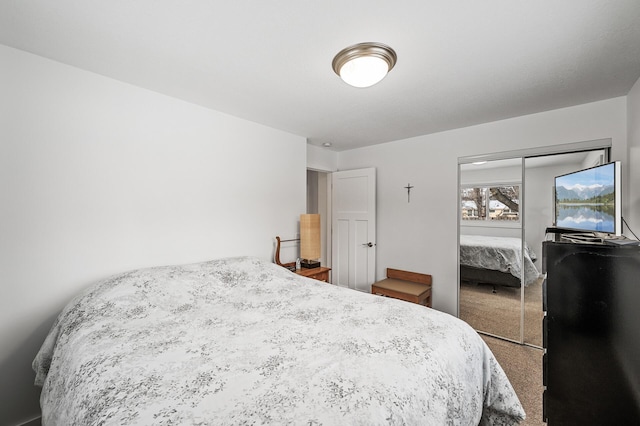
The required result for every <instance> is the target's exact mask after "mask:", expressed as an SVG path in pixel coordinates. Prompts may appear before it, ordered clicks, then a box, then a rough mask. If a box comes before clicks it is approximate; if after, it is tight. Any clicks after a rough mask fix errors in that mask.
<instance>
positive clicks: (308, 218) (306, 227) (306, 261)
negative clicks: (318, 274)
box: [300, 214, 320, 268]
mask: <svg viewBox="0 0 640 426" xmlns="http://www.w3.org/2000/svg"><path fill="white" fill-rule="evenodd" d="M300 257H301V258H302V261H301V262H300V266H302V267H303V268H318V267H320V262H319V261H318V259H320V215H319V214H301V215H300Z"/></svg>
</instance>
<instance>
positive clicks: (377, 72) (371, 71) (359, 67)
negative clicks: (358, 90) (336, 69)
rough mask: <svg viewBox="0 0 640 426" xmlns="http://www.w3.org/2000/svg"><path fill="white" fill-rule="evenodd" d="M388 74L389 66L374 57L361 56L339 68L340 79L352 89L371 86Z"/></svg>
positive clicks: (382, 60)
mask: <svg viewBox="0 0 640 426" xmlns="http://www.w3.org/2000/svg"><path fill="white" fill-rule="evenodd" d="M388 72H389V64H387V61H385V60H384V59H380V58H378V57H376V56H362V57H359V58H355V59H352V60H350V61H349V62H347V63H346V64H344V65H343V66H342V68H340V78H342V79H343V80H344V82H345V83H347V84H349V85H351V86H354V87H369V86H373V85H374V84H376V83H377V82H379V81H380V80H382V79H383V78H384V77H385V76H386V75H387V73H388Z"/></svg>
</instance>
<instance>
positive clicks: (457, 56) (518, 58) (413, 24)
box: [0, 0, 640, 151]
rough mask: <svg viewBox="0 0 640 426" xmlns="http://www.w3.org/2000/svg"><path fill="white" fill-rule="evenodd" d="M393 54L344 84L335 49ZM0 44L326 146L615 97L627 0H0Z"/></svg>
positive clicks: (628, 64)
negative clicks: (370, 74)
mask: <svg viewBox="0 0 640 426" xmlns="http://www.w3.org/2000/svg"><path fill="white" fill-rule="evenodd" d="M364 41H378V42H382V43H385V44H388V45H390V46H391V47H393V48H394V49H395V50H396V52H397V54H398V63H397V65H396V67H395V68H394V69H393V70H392V71H391V73H390V74H389V75H388V76H387V77H386V78H385V79H384V80H383V81H382V82H381V83H379V84H378V85H376V86H373V87H371V88H367V89H356V88H353V87H350V86H347V85H346V84H345V83H343V82H342V81H341V80H340V79H339V78H338V77H337V76H336V75H335V74H334V72H333V70H332V69H331V61H332V59H333V57H334V55H335V54H336V53H337V52H338V51H340V50H341V49H342V48H344V47H346V46H348V45H350V44H354V43H359V42H364ZM0 43H2V44H5V45H8V46H11V47H15V48H18V49H22V50H25V51H28V52H32V53H35V54H37V55H41V56H44V57H47V58H51V59H54V60H56V61H60V62H62V63H66V64H70V65H73V66H76V67H79V68H82V69H85V70H89V71H93V72H96V73H98V74H102V75H105V76H108V77H112V78H115V79H118V80H121V81H124V82H128V83H131V84H134V85H137V86H141V87H144V88H147V89H151V90H154V91H157V92H160V93H164V94H167V95H170V96H174V97H176V98H180V99H184V100H187V101H189V102H193V103H196V104H200V105H203V106H206V107H209V108H212V109H215V110H218V111H221V112H224V113H228V114H231V115H234V116H237V117H241V118H245V119H248V120H251V121H255V122H258V123H262V124H265V125H268V126H271V127H274V128H277V129H282V130H285V131H287V132H291V133H294V134H298V135H301V136H305V137H307V138H308V140H309V142H310V143H311V144H314V145H320V144H322V143H323V142H331V143H333V148H332V149H334V150H337V151H340V150H345V149H351V148H356V147H361V146H366V145H372V144H377V143H383V142H388V141H392V140H398V139H403V138H408V137H412V136H418V135H423V134H429V133H434V132H439V131H443V130H448V129H454V128H459V127H465V126H470V125H474V124H479V123H484V122H489V121H495V120H499V119H504V118H508V117H514V116H519V115H523V114H530V113H535V112H541V111H546V110H551V109H556V108H561V107H566V106H571V105H577V104H581V103H586V102H592V101H597V100H602V99H608V98H612V97H617V96H624V95H626V94H627V93H628V92H629V90H630V89H631V87H632V86H633V84H634V83H635V81H636V80H637V79H638V78H639V77H640V1H638V0H562V1H558V0H538V1H531V0H485V1H477V0H457V1H449V0H431V1H426V0H410V1H403V0H399V1H376V2H372V1H370V0H341V1H333V0H324V1H303V0H280V1H277V0H272V1H258V0H254V1H241V0H237V1H211V0H209V1H207V0H186V1H175V0H171V1H170V0H135V1H133V0H110V1H97V0H93V1H86V0H85V1H78V0H73V1H72V0H55V1H51V0H29V1H25V0H3V1H2V2H0Z"/></svg>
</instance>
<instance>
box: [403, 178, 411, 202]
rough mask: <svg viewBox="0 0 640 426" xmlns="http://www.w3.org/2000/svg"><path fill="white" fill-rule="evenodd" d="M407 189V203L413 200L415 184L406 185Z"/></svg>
mask: <svg viewBox="0 0 640 426" xmlns="http://www.w3.org/2000/svg"><path fill="white" fill-rule="evenodd" d="M404 188H405V189H406V190H407V203H410V202H411V188H413V186H411V184H410V183H408V184H407V186H405V187H404Z"/></svg>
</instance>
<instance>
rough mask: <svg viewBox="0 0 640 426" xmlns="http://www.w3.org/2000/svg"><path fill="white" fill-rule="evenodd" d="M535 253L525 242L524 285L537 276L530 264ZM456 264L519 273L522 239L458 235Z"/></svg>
mask: <svg viewBox="0 0 640 426" xmlns="http://www.w3.org/2000/svg"><path fill="white" fill-rule="evenodd" d="M534 260H536V254H535V252H534V251H533V250H531V249H530V248H529V246H528V245H526V244H525V253H524V273H525V286H526V285H529V284H531V283H532V282H534V281H535V280H537V279H538V278H539V277H540V273H539V272H538V269H537V268H536V265H534V264H533V261H534ZM460 264H461V265H467V266H473V267H475V268H483V269H493V270H496V271H501V272H507V273H509V274H511V275H513V276H514V277H516V278H520V277H521V274H522V243H521V240H520V238H512V237H489V236H485V235H460Z"/></svg>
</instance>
